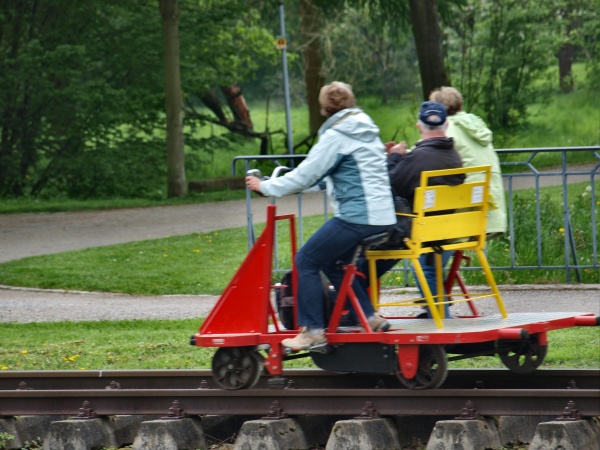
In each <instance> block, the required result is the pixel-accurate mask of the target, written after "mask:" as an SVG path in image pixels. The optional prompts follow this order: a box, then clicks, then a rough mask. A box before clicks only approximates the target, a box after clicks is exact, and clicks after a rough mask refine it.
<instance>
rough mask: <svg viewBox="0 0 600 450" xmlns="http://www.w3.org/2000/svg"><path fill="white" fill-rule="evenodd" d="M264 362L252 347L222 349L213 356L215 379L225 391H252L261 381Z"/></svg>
mask: <svg viewBox="0 0 600 450" xmlns="http://www.w3.org/2000/svg"><path fill="white" fill-rule="evenodd" d="M263 361H264V358H263V356H262V355H261V354H260V353H258V352H257V351H256V350H254V349H252V348H251V347H221V348H219V349H218V350H217V351H216V352H215V355H214V356H213V360H212V372H213V378H214V379H215V382H216V383H217V384H218V385H219V386H220V387H221V388H223V389H250V388H252V387H254V386H256V383H258V380H259V379H260V375H261V373H262V369H263Z"/></svg>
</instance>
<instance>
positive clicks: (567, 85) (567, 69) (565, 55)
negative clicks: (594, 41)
mask: <svg viewBox="0 0 600 450" xmlns="http://www.w3.org/2000/svg"><path fill="white" fill-rule="evenodd" d="M574 56H575V48H574V46H573V44H564V45H563V46H562V47H561V49H560V50H559V51H558V77H559V84H560V91H561V92H564V93H569V92H573V88H574V87H575V85H574V83H573V74H572V68H573V58H574Z"/></svg>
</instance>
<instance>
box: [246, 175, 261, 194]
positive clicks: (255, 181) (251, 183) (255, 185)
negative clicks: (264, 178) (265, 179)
mask: <svg viewBox="0 0 600 450" xmlns="http://www.w3.org/2000/svg"><path fill="white" fill-rule="evenodd" d="M245 181H246V186H248V189H250V190H251V191H254V192H258V193H259V194H262V192H261V190H260V179H259V178H257V177H246V178H245Z"/></svg>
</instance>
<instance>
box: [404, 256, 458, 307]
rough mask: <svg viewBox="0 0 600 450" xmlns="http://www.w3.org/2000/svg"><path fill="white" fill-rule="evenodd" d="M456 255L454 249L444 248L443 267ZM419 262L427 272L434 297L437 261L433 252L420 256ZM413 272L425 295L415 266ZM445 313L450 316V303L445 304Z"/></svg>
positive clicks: (420, 290)
mask: <svg viewBox="0 0 600 450" xmlns="http://www.w3.org/2000/svg"><path fill="white" fill-rule="evenodd" d="M452 255H454V250H444V251H443V252H442V269H443V268H444V267H445V266H446V264H447V263H448V260H449V259H450V257H451V256H452ZM419 262H420V263H421V267H422V268H423V273H424V274H425V279H426V280H427V284H428V285H429V290H430V291H431V295H432V296H433V297H434V299H435V296H436V295H437V282H436V279H435V261H434V254H433V253H425V254H423V255H421V256H420V257H419ZM413 274H414V275H415V281H416V283H417V287H418V288H419V292H421V297H425V294H424V293H423V289H421V285H420V284H419V280H417V275H416V273H415V271H414V268H413ZM444 313H445V316H446V317H450V305H444ZM427 315H428V316H429V317H431V313H430V312H429V309H427Z"/></svg>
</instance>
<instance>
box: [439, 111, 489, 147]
mask: <svg viewBox="0 0 600 450" xmlns="http://www.w3.org/2000/svg"><path fill="white" fill-rule="evenodd" d="M448 119H449V120H450V121H451V122H452V123H453V124H454V125H455V126H457V127H459V128H461V129H462V130H463V131H464V132H465V133H467V134H468V135H469V136H470V137H471V138H473V139H474V140H475V141H477V142H478V143H479V144H481V145H483V146H487V145H489V144H491V143H492V138H493V133H492V130H490V129H489V128H488V127H487V125H486V124H485V122H484V121H483V119H481V118H480V117H479V116H476V115H475V114H470V113H466V112H464V111H461V112H459V113H456V114H455V115H453V116H450V117H449V118H448Z"/></svg>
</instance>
